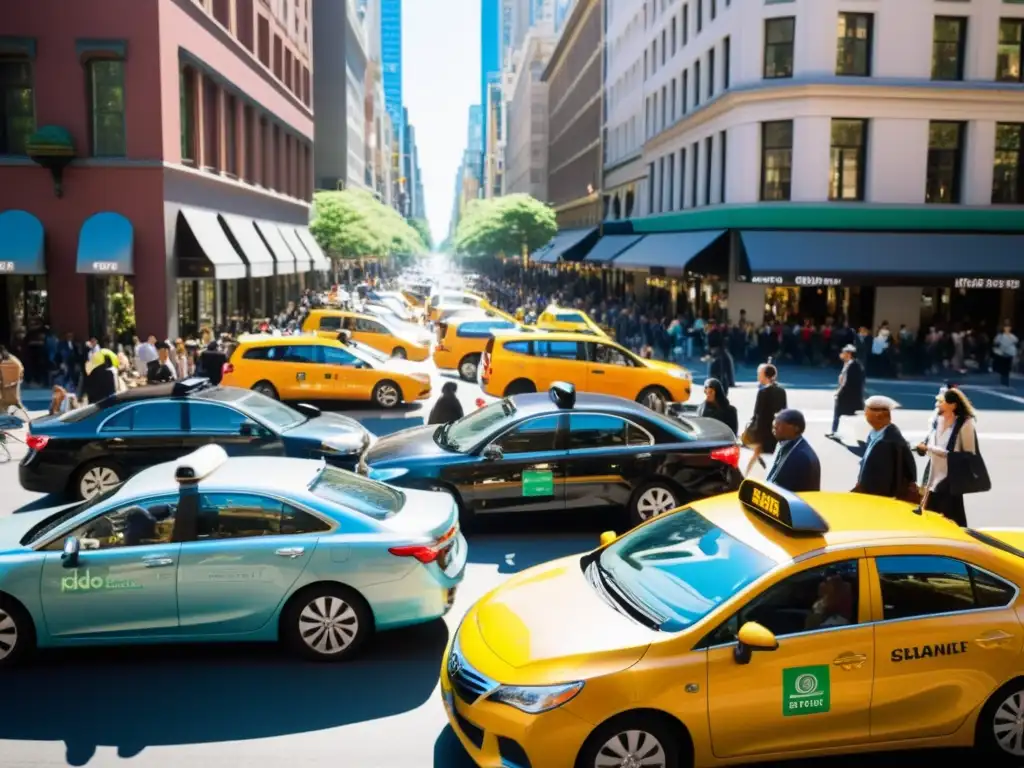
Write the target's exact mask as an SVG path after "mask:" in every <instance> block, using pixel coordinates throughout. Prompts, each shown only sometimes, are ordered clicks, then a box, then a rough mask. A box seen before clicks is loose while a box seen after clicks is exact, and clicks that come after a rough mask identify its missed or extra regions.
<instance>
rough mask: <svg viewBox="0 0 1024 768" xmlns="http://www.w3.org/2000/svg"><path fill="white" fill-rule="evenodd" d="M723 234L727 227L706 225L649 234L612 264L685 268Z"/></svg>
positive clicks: (629, 266)
mask: <svg viewBox="0 0 1024 768" xmlns="http://www.w3.org/2000/svg"><path fill="white" fill-rule="evenodd" d="M724 234H725V230H724V229H705V230H700V231H696V232H665V233H661V234H656V235H647V236H645V237H644V238H643V240H641V241H640V242H639V243H636V244H635V245H633V246H632V247H631V248H629V250H627V251H625V252H624V253H622V255H620V256H619V257H618V258H617V259H615V260H614V261H612V263H611V264H610V265H609V266H611V267H613V268H615V269H644V268H650V267H660V268H662V269H685V268H686V265H687V264H689V263H690V261H692V260H693V259H695V258H696V257H697V256H699V255H700V254H701V253H703V252H704V251H705V250H706V249H707V248H708V247H709V246H711V245H712V244H713V243H714V242H715V241H716V240H718V238H720V237H721V236H722V235H724Z"/></svg>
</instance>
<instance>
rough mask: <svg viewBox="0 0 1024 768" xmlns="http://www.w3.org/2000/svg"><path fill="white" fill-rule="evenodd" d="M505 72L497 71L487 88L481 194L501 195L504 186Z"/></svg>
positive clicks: (485, 195)
mask: <svg viewBox="0 0 1024 768" xmlns="http://www.w3.org/2000/svg"><path fill="white" fill-rule="evenodd" d="M504 78H505V73H503V72H499V73H498V74H497V75H496V76H494V77H493V78H492V79H491V82H490V83H489V85H488V88H487V109H486V112H485V114H486V115H487V117H486V118H485V126H486V132H485V134H484V177H483V196H484V197H488V198H490V197H501V195H503V194H504V188H505V128H506V127H505V114H506V109H505V93H506V92H507V89H506V88H505V86H504Z"/></svg>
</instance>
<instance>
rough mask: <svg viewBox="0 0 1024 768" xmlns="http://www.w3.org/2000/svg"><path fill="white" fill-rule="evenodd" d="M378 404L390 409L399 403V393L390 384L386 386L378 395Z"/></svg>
mask: <svg viewBox="0 0 1024 768" xmlns="http://www.w3.org/2000/svg"><path fill="white" fill-rule="evenodd" d="M377 402H378V403H380V404H381V405H383V406H385V407H387V408H390V407H391V406H392V405H394V404H395V403H397V402H398V392H397V391H396V390H395V388H394V387H392V386H391V385H390V384H386V385H384V386H383V387H381V388H380V391H379V392H378V393H377Z"/></svg>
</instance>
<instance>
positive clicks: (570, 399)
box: [548, 381, 576, 410]
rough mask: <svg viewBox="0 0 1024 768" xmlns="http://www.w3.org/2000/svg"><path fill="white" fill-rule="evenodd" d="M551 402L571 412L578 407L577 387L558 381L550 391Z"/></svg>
mask: <svg viewBox="0 0 1024 768" xmlns="http://www.w3.org/2000/svg"><path fill="white" fill-rule="evenodd" d="M548 394H550V395H551V400H552V402H554V404H555V405H557V406H558V407H559V408H561V409H563V410H571V409H572V408H573V407H574V406H575V405H576V387H574V386H573V385H572V384H570V383H568V382H566V381H556V382H554V383H553V384H552V385H551V388H550V389H549V390H548Z"/></svg>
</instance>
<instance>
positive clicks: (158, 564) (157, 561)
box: [142, 555, 174, 568]
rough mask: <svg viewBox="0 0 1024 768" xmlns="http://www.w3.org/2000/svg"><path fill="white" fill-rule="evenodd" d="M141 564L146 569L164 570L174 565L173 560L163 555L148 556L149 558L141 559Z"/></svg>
mask: <svg viewBox="0 0 1024 768" xmlns="http://www.w3.org/2000/svg"><path fill="white" fill-rule="evenodd" d="M142 562H143V563H144V564H145V566H146V567H147V568H166V567H167V566H169V565H174V558H173V557H165V556H164V555H150V556H149V557H144V558H142Z"/></svg>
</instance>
